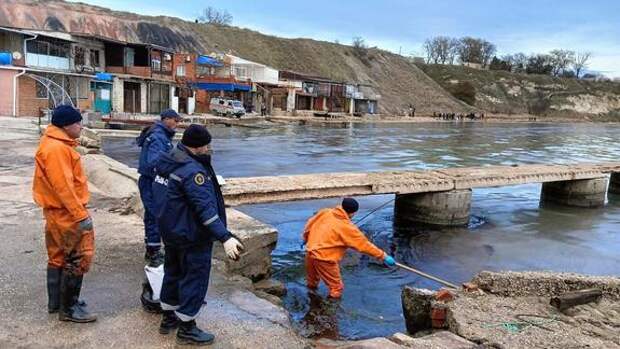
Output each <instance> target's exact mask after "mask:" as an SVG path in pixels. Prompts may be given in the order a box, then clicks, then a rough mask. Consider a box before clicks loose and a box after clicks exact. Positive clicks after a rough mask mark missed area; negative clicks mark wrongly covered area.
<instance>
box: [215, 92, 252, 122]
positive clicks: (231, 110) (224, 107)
mask: <svg viewBox="0 0 620 349" xmlns="http://www.w3.org/2000/svg"><path fill="white" fill-rule="evenodd" d="M209 109H210V110H211V112H212V113H213V114H215V115H224V116H233V115H234V116H236V117H238V118H240V117H241V116H243V115H245V108H244V107H243V103H241V102H240V101H238V100H235V99H228V98H220V97H215V98H211V101H210V103H209Z"/></svg>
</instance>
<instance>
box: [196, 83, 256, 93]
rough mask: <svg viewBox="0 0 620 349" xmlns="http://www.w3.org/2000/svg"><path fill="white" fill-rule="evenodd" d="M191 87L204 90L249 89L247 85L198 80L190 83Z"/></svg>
mask: <svg viewBox="0 0 620 349" xmlns="http://www.w3.org/2000/svg"><path fill="white" fill-rule="evenodd" d="M192 87H194V88H196V89H199V90H205V91H249V90H250V86H249V85H240V84H234V83H217V82H198V83H194V84H192Z"/></svg>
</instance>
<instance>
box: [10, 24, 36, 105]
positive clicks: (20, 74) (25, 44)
mask: <svg viewBox="0 0 620 349" xmlns="http://www.w3.org/2000/svg"><path fill="white" fill-rule="evenodd" d="M38 36H39V34H34V36H33V37H31V38H25V39H24V64H25V63H26V54H27V53H28V50H27V45H28V41H29V40H34V39H36V38H37V37H38ZM24 74H26V69H25V68H24V69H23V70H22V71H21V73H19V74H17V75H15V76H13V116H14V117H17V78H19V77H20V76H22V75H24Z"/></svg>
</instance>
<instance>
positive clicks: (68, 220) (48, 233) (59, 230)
mask: <svg viewBox="0 0 620 349" xmlns="http://www.w3.org/2000/svg"><path fill="white" fill-rule="evenodd" d="M43 216H45V222H46V224H45V247H46V248H47V258H48V260H47V265H48V267H51V268H63V269H64V271H65V272H68V273H69V274H71V275H75V276H79V275H84V274H85V273H86V272H88V269H89V268H90V264H91V263H92V260H93V257H94V255H95V232H94V231H87V232H81V231H80V230H79V229H78V224H77V223H75V222H74V221H73V219H72V217H71V215H70V214H69V211H67V210H65V209H62V208H60V209H57V208H52V209H50V208H47V209H44V210H43Z"/></svg>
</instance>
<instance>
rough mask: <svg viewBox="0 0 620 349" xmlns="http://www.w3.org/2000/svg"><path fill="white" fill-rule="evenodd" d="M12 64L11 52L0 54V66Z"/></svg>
mask: <svg viewBox="0 0 620 349" xmlns="http://www.w3.org/2000/svg"><path fill="white" fill-rule="evenodd" d="M12 62H13V56H11V52H0V65H11V63H12Z"/></svg>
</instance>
